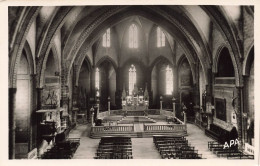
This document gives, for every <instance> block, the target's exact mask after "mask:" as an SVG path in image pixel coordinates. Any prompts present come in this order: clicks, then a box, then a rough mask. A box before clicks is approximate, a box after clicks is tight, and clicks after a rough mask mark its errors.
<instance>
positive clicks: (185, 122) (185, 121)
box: [183, 112, 187, 124]
mask: <svg viewBox="0 0 260 166" xmlns="http://www.w3.org/2000/svg"><path fill="white" fill-rule="evenodd" d="M183 116H184V118H183V119H184V120H183V122H184V124H187V116H186V112H183Z"/></svg>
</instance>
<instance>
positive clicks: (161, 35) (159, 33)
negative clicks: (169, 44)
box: [157, 27, 165, 47]
mask: <svg viewBox="0 0 260 166" xmlns="http://www.w3.org/2000/svg"><path fill="white" fill-rule="evenodd" d="M164 46H165V34H164V33H163V31H162V30H161V28H159V27H157V47H164Z"/></svg>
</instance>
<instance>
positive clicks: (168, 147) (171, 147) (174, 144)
mask: <svg viewBox="0 0 260 166" xmlns="http://www.w3.org/2000/svg"><path fill="white" fill-rule="evenodd" d="M153 142H154V144H155V146H156V148H157V150H158V151H159V153H160V155H161V157H162V158H163V159H202V155H201V154H198V150H195V148H194V147H193V146H190V144H189V143H188V140H186V138H185V137H180V136H153Z"/></svg>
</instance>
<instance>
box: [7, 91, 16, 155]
mask: <svg viewBox="0 0 260 166" xmlns="http://www.w3.org/2000/svg"><path fill="white" fill-rule="evenodd" d="M16 90H17V89H16V88H9V159H15V100H16V98H15V95H16Z"/></svg>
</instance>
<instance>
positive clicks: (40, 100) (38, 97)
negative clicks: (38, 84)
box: [36, 88, 43, 110]
mask: <svg viewBox="0 0 260 166" xmlns="http://www.w3.org/2000/svg"><path fill="white" fill-rule="evenodd" d="M36 91H37V110H40V109H41V106H42V92H43V88H36Z"/></svg>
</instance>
